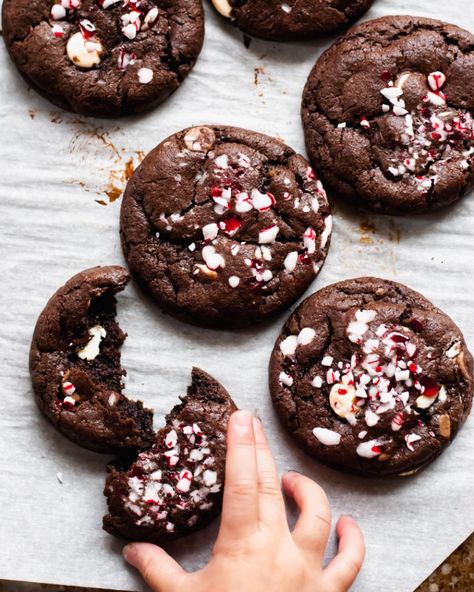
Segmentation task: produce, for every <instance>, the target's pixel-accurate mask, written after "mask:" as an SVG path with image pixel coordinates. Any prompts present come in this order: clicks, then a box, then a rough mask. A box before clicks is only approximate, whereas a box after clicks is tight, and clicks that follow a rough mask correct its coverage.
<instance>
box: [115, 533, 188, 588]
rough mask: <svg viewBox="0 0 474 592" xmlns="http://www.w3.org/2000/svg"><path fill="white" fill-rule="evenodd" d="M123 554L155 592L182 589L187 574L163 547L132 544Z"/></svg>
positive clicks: (148, 544) (126, 547)
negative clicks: (181, 585) (181, 584)
mask: <svg viewBox="0 0 474 592" xmlns="http://www.w3.org/2000/svg"><path fill="white" fill-rule="evenodd" d="M122 553H123V557H124V559H125V561H126V562H127V563H129V564H130V565H132V566H133V567H135V568H136V569H138V571H139V572H140V574H141V575H142V577H143V579H144V580H145V582H146V583H147V584H148V585H149V586H150V588H152V589H153V590H154V591H155V592H173V591H174V590H178V589H180V583H181V582H182V580H183V578H184V577H185V576H186V572H185V571H184V569H183V568H182V567H181V566H180V565H179V564H178V563H176V561H175V560H174V559H173V558H172V557H170V556H169V555H168V553H167V552H166V551H165V550H164V549H162V548H161V547H157V546H156V545H152V544H150V543H130V544H129V545H126V546H125V547H124V548H123V551H122Z"/></svg>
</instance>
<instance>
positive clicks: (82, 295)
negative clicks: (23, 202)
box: [30, 266, 154, 452]
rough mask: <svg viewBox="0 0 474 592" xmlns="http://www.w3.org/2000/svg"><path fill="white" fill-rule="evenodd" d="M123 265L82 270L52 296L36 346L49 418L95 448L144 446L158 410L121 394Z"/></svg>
mask: <svg viewBox="0 0 474 592" xmlns="http://www.w3.org/2000/svg"><path fill="white" fill-rule="evenodd" d="M128 281H129V274H128V272H127V271H126V270H125V269H123V268H122V267H118V266H110V267H94V268H92V269H87V270H86V271H83V272H81V273H78V274H77V275H75V276H74V277H72V278H71V279H70V280H69V281H68V282H66V284H65V285H64V286H63V287H62V288H60V289H59V290H58V291H57V292H56V293H55V294H54V295H53V296H52V298H51V299H50V300H49V302H48V303H47V305H46V307H45V309H44V310H43V312H42V313H41V315H40V316H39V318H38V322H37V324H36V328H35V331H34V335H33V341H32V344H31V351H30V372H31V379H32V382H33V388H34V392H35V398H36V402H37V403H38V406H39V408H40V409H41V411H42V412H43V413H44V414H45V415H46V417H47V418H48V419H49V420H50V421H51V423H52V424H53V425H54V426H55V427H56V428H57V429H58V430H59V431H60V432H62V433H63V434H64V435H65V436H67V437H68V438H69V439H70V440H72V441H73V442H76V443H77V444H79V445H80V446H83V447H84V448H89V449H90V450H95V451H97V452H115V451H118V450H121V449H137V448H138V449H140V448H144V447H146V446H147V445H149V444H150V443H151V442H152V441H153V436H154V431H153V414H152V412H151V411H150V410H149V409H145V408H144V407H143V405H142V403H141V402H140V401H131V400H130V399H127V398H126V397H125V396H124V395H122V388H123V384H122V377H123V375H124V374H125V371H124V370H122V368H121V366H120V347H121V345H122V343H123V341H124V339H125V333H123V331H122V330H121V329H120V327H119V326H118V324H117V322H116V320H115V313H116V310H115V309H116V300H115V294H116V293H117V292H120V291H121V290H123V289H124V288H125V286H126V285H127V283H128Z"/></svg>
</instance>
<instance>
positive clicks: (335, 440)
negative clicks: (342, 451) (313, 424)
mask: <svg viewBox="0 0 474 592" xmlns="http://www.w3.org/2000/svg"><path fill="white" fill-rule="evenodd" d="M313 434H314V435H315V437H316V438H317V439H318V440H319V441H320V442H321V444H325V445H326V446H337V444H339V443H340V442H341V434H338V433H337V432H334V431H333V430H328V429H326V428H314V430H313Z"/></svg>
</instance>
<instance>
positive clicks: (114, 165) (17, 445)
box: [0, 0, 474, 592]
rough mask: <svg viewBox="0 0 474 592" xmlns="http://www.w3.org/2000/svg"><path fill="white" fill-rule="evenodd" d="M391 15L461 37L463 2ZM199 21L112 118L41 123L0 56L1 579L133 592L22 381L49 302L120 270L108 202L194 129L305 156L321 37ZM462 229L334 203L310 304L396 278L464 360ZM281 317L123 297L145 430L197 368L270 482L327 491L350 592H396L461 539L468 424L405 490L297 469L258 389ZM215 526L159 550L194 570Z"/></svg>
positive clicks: (438, 219) (467, 0) (416, 4)
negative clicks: (177, 68) (294, 475)
mask: <svg viewBox="0 0 474 592" xmlns="http://www.w3.org/2000/svg"><path fill="white" fill-rule="evenodd" d="M396 12H398V13H405V14H410V13H411V14H420V15H425V16H429V17H441V18H443V19H444V20H447V21H451V22H453V23H456V24H459V25H461V26H464V27H466V28H470V29H471V30H472V29H474V5H473V3H472V1H471V0H451V1H450V2H446V1H445V0H431V1H430V2H428V1H427V0H416V1H413V2H406V1H402V0H378V1H376V3H375V6H374V7H373V9H372V10H371V11H370V12H369V13H368V15H367V16H366V17H365V18H373V17H376V16H380V15H384V14H393V13H396ZM206 19H207V20H206V41H205V46H204V49H203V52H202V54H201V57H200V58H199V60H198V62H197V65H196V67H195V69H194V71H193V72H192V74H191V75H190V76H189V79H188V80H187V81H186V82H185V83H184V84H183V86H182V88H181V89H180V90H179V91H178V92H177V93H176V94H175V95H174V96H173V97H172V98H171V99H170V100H168V101H167V102H166V103H165V104H164V105H163V106H162V107H160V108H158V109H156V110H155V111H153V112H152V113H149V114H147V115H144V116H141V117H134V118H128V119H124V120H120V121H115V122H113V121H112V122H107V121H103V120H93V119H86V118H81V117H77V116H74V115H68V114H65V113H63V112H60V111H58V110H57V109H54V108H53V107H52V106H51V105H50V104H49V103H48V102H47V101H45V100H43V99H41V98H40V97H39V96H38V95H37V94H36V93H35V92H34V91H29V90H28V89H27V85H26V84H25V82H24V81H23V80H22V79H21V78H20V76H19V75H18V74H17V72H16V71H15V69H14V68H13V66H12V65H11V64H10V62H9V60H8V58H7V55H6V51H5V48H4V47H3V44H2V46H1V47H0V60H1V61H0V64H1V70H2V85H1V86H2V89H1V98H0V118H1V119H0V126H1V127H0V129H1V130H2V132H1V135H2V142H1V146H0V155H1V163H2V164H1V166H2V174H1V185H0V191H1V196H0V282H1V290H0V456H1V469H0V476H1V477H0V578H4V579H12V580H26V581H38V582H49V583H61V584H71V585H82V586H92V587H103V588H115V589H134V590H140V589H142V584H141V583H140V582H139V580H138V578H137V577H135V574H134V573H133V571H132V570H129V569H128V568H126V567H125V566H124V564H123V562H122V558H121V555H120V550H121V546H122V545H121V543H120V542H119V541H117V540H115V539H113V538H112V537H110V536H109V535H107V534H106V533H104V532H103V531H102V530H101V518H102V514H103V513H104V511H105V501H104V499H103V497H102V488H103V482H104V476H105V464H106V462H107V460H108V458H107V457H105V456H101V455H97V454H93V453H89V452H86V451H84V450H81V449H80V448H78V447H77V446H75V445H74V444H72V443H70V442H68V441H67V440H66V439H65V438H63V437H62V436H61V435H59V434H58V433H57V432H56V431H55V430H54V429H53V428H52V427H51V426H50V425H49V424H48V423H47V422H46V420H45V419H44V418H43V417H42V416H40V414H39V412H38V410H37V409H36V406H35V404H34V402H33V397H32V390H31V386H30V380H29V375H28V370H27V358H28V349H29V342H30V338H31V333H32V330H33V327H34V324H35V321H36V318H37V316H38V314H39V313H40V311H41V310H42V308H43V307H44V305H45V303H46V300H47V299H48V298H49V296H50V295H51V294H52V293H53V292H54V291H55V290H56V289H57V288H58V287H59V286H61V285H62V284H63V283H64V282H65V280H67V278H69V277H70V276H71V275H73V274H74V273H76V272H78V271H80V270H82V269H84V268H86V267H90V266H93V265H96V264H110V263H123V258H122V254H121V250H120V246H119V237H118V214H119V207H120V200H119V199H117V200H116V201H114V203H109V201H110V199H112V200H113V199H114V198H116V197H117V195H118V194H120V191H121V188H122V187H123V181H124V177H125V176H126V174H127V173H128V172H130V168H131V166H132V163H135V164H137V162H138V160H139V158H140V154H139V152H140V151H143V152H145V153H146V152H148V150H150V149H151V148H153V147H154V146H155V145H156V144H157V143H158V142H159V141H161V140H162V139H163V138H164V137H165V136H166V135H168V134H170V133H172V132H174V131H176V130H179V129H181V128H183V127H185V126H188V125H191V124H199V123H225V124H234V125H239V126H243V127H248V128H249V129H255V130H259V131H262V132H266V133H269V134H272V135H278V136H280V137H282V138H283V139H284V140H285V141H286V142H287V143H288V144H289V145H290V146H293V147H294V148H295V149H297V150H299V151H303V152H304V144H303V135H302V129H301V124H300V117H299V106H300V98H301V92H302V88H303V84H304V82H305V80H306V77H307V75H308V73H309V70H310V68H311V66H312V65H313V63H314V61H315V60H316V58H317V57H318V56H319V55H320V53H321V51H322V50H323V49H324V48H325V47H327V46H328V45H329V44H330V43H331V41H332V40H333V39H334V37H328V38H326V39H325V40H324V41H323V42H319V43H316V42H314V43H296V44H295V43H293V44H289V45H284V44H275V43H265V42H261V41H256V40H253V41H252V43H251V45H250V47H249V48H248V49H246V48H245V47H244V44H243V42H242V35H241V33H239V32H238V31H236V30H234V29H233V28H232V27H230V26H228V25H227V24H226V23H225V22H223V21H221V20H220V19H218V18H217V16H216V15H215V14H214V13H213V11H212V10H210V9H209V7H206ZM96 200H99V201H101V200H102V201H103V202H104V203H107V204H108V205H101V204H100V203H97V201H96ZM473 222H474V199H473V197H472V196H471V197H468V198H465V199H464V200H463V201H461V202H460V203H458V204H456V205H454V206H453V207H451V208H449V209H447V210H445V211H442V212H440V213H436V214H432V215H426V216H420V217H417V218H414V219H404V218H390V217H382V216H375V215H365V214H363V213H357V212H355V211H354V210H353V209H351V208H348V207H347V206H344V205H342V204H340V203H336V204H335V229H334V235H333V243H332V247H331V249H330V253H329V257H328V260H327V263H326V266H325V267H324V270H323V272H322V273H321V275H320V277H319V278H318V279H317V280H316V282H315V283H314V284H313V285H312V287H311V288H310V292H312V291H315V290H317V289H319V288H321V287H323V286H325V285H326V284H328V283H330V282H334V281H338V280H342V279H345V278H349V277H354V276H358V275H364V274H374V275H379V276H382V277H386V278H391V279H395V280H397V281H400V282H404V283H406V284H408V285H409V286H411V287H413V288H415V289H417V290H420V291H421V292H422V293H423V294H425V295H426V296H427V297H428V298H430V299H431V300H432V301H433V302H434V303H435V304H437V305H438V306H440V307H441V308H442V309H444V310H445V311H446V312H447V313H448V314H450V315H451V316H452V317H453V318H454V320H455V321H456V322H457V323H458V324H459V325H460V326H461V328H462V329H463V331H464V333H465V335H466V337H467V341H468V343H470V346H471V348H474V327H473V325H472V322H471V319H472V302H473V294H472V291H473V287H474V286H473V279H472V278H473V274H474V261H473V257H472V255H471V252H472V251H471V249H472V245H473V244H474V243H473V240H474V224H473ZM286 316H287V315H286V314H285V315H282V317H281V318H279V319H277V320H276V321H274V322H273V323H271V324H269V325H266V326H263V327H258V328H255V329H253V330H247V331H243V332H240V333H230V332H216V331H207V330H202V329H197V328H194V327H191V326H188V325H185V324H183V323H180V322H178V321H175V320H173V319H171V318H169V317H166V316H164V315H163V314H162V313H161V312H160V311H159V310H158V308H157V307H155V306H154V305H153V304H152V303H151V302H149V301H148V300H147V299H146V298H145V297H144V296H143V295H142V294H141V293H140V292H139V291H138V290H137V289H136V288H135V286H134V285H133V283H132V285H131V286H130V287H129V288H128V289H127V290H126V292H125V293H124V294H123V295H121V296H120V297H119V312H118V317H119V322H120V324H121V326H122V327H123V329H124V330H125V331H127V332H128V334H129V337H128V340H127V341H126V344H125V346H124V348H123V364H124V367H125V368H126V369H127V370H128V380H127V389H126V390H127V392H128V393H129V395H131V396H134V397H138V398H141V399H143V400H144V401H145V402H146V404H147V405H149V406H152V407H154V409H155V411H156V422H157V424H159V423H160V422H161V421H162V419H163V416H164V414H165V413H166V412H167V411H168V410H169V409H170V408H171V407H172V406H173V405H174V404H175V403H176V401H177V397H178V395H180V394H182V393H183V392H184V390H185V387H186V385H187V383H188V380H189V375H190V369H191V366H192V365H193V364H195V365H198V366H200V367H202V368H203V369H205V370H207V371H209V372H210V373H211V374H213V375H214V376H215V377H216V378H218V379H219V380H221V381H222V383H223V384H224V385H225V386H226V387H227V388H228V389H229V391H230V392H231V393H232V395H233V396H234V398H235V400H236V401H237V403H238V404H239V405H240V406H241V407H243V408H248V409H251V410H253V409H257V410H258V412H259V413H260V415H261V416H262V418H263V421H264V423H265V425H266V427H267V430H268V432H269V436H270V441H271V444H272V448H273V450H274V452H275V454H276V457H277V460H278V465H279V468H280V470H281V471H282V472H283V471H285V470H287V469H297V470H300V471H304V472H306V473H307V474H308V475H310V476H311V477H313V478H315V479H317V480H318V481H319V482H320V483H321V484H322V485H323V486H324V488H325V489H326V491H327V492H328V495H329V498H330V501H331V504H332V508H333V515H334V517H337V516H339V515H340V514H341V513H351V514H353V515H354V516H355V517H356V518H357V519H358V520H359V521H360V523H361V525H362V528H363V530H364V533H365V536H366V541H367V561H366V563H365V566H364V569H363V572H362V573H361V575H360V577H359V579H358V582H357V584H356V585H355V586H354V590H355V591H359V592H361V591H363V592H380V591H384V592H410V591H412V590H413V589H414V588H415V586H416V585H417V584H419V583H420V582H421V581H422V580H423V579H424V578H425V577H426V576H427V575H428V574H429V573H430V572H431V570H432V569H433V568H434V567H435V566H436V565H437V564H439V563H440V562H441V561H442V560H443V559H444V558H445V557H446V556H447V555H448V554H449V553H450V552H451V551H452V550H453V549H454V548H455V547H456V546H457V545H458V544H459V543H460V542H461V541H462V540H463V539H464V538H465V537H466V536H467V535H469V534H470V532H471V531H472V529H473V522H474V513H473V497H472V496H473V494H472V492H473V490H474V470H473V469H474V455H473V452H472V446H473V432H474V423H473V421H472V418H471V420H470V421H468V423H467V425H466V426H465V427H464V428H463V430H462V431H461V433H460V435H459V436H458V438H457V440H456V441H455V443H454V444H453V445H452V446H451V447H450V449H449V450H447V451H446V452H445V453H444V454H443V456H442V457H441V458H440V459H439V460H438V461H437V462H435V463H434V464H433V465H432V466H431V467H430V468H429V469H427V470H425V471H424V472H422V473H421V474H420V475H418V476H416V477H414V478H410V479H406V480H394V481H381V480H373V479H372V480H367V479H362V478H356V477H352V476H347V475H344V474H342V473H339V472H336V471H333V470H331V469H328V468H324V467H322V466H321V465H319V464H317V463H316V462H313V461H311V459H308V458H307V457H305V456H304V454H303V453H301V452H300V451H299V450H298V449H297V448H296V447H295V446H294V444H293V442H292V441H290V440H289V438H287V437H286V435H285V433H284V432H283V430H282V429H281V427H280V425H279V424H278V422H277V420H276V417H275V414H274V412H273V409H272V406H271V403H270V398H269V393H268V388H267V363H268V358H269V355H270V351H271V349H272V346H273V342H274V339H275V338H276V336H277V334H278V333H279V330H280V327H281V325H282V323H283V320H284V318H286ZM57 473H60V475H59V477H60V478H62V481H63V482H62V484H61V483H60V482H59V480H58V476H57ZM216 528H217V524H215V525H214V526H213V527H211V528H209V529H207V530H205V531H202V532H200V533H198V534H196V535H194V536H192V537H190V538H188V539H186V540H185V541H182V542H180V543H176V544H175V545H174V546H173V547H172V548H171V549H172V552H173V554H174V555H175V556H176V557H177V558H178V559H179V560H181V561H182V562H183V563H184V564H185V566H186V567H188V568H190V569H192V568H196V567H198V566H200V565H202V563H203V562H204V561H205V559H206V557H207V556H208V553H209V550H210V548H211V543H212V541H213V539H214V537H215V533H216ZM333 551H334V542H332V544H331V547H330V552H331V553H332V552H333ZM242 589H243V590H244V589H245V584H244V583H243V587H242Z"/></svg>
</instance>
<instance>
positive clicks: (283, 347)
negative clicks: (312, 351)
mask: <svg viewBox="0 0 474 592" xmlns="http://www.w3.org/2000/svg"><path fill="white" fill-rule="evenodd" d="M315 337H316V331H315V330H314V329H312V328H311V327H304V328H303V329H301V331H300V332H299V333H298V335H289V336H288V337H286V338H285V339H284V340H283V341H282V342H281V343H280V351H281V353H282V354H283V355H284V356H292V355H294V354H295V352H296V348H297V347H298V346H299V345H309V344H310V343H311V342H312V341H313V339H314V338H315Z"/></svg>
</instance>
